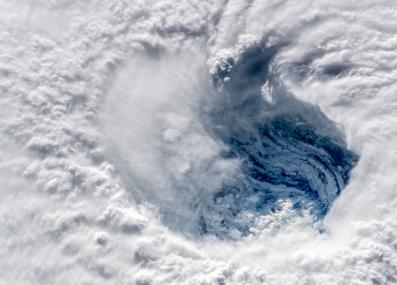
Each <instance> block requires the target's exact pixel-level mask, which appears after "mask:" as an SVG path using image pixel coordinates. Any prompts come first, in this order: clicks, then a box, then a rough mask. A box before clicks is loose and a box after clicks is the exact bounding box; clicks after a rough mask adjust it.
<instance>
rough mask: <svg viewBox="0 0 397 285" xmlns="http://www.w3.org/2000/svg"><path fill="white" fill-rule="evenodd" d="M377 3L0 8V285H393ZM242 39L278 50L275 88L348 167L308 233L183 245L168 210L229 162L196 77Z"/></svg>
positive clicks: (391, 150) (219, 176)
mask: <svg viewBox="0 0 397 285" xmlns="http://www.w3.org/2000/svg"><path fill="white" fill-rule="evenodd" d="M394 6H395V5H394V4H393V3H391V2H390V1H376V2H373V1H363V2H362V3H361V2H360V5H357V3H356V2H354V1H343V3H342V2H338V1H337V2H334V3H330V2H329V1H316V2H312V1H310V2H307V3H303V2H299V3H298V2H295V1H266V2H264V1H229V2H226V1H178V2H175V1H121V0H112V1H106V3H104V2H102V1H81V2H75V1H66V2H65V1H50V2H48V1H35V2H34V3H33V1H27V0H26V1H22V0H21V1H12V2H10V1H1V2H0V8H1V9H0V15H1V20H0V25H1V26H2V29H1V38H2V41H1V42H0V50H1V52H0V57H1V66H0V77H1V80H0V92H1V96H0V102H1V103H0V104H1V114H0V131H1V139H0V145H1V150H0V156H1V160H0V169H1V175H0V182H1V184H2V187H1V189H0V195H1V199H0V209H1V211H0V225H1V231H0V241H1V242H0V243H1V244H2V246H1V249H0V260H1V261H0V263H1V266H0V268H1V269H0V276H1V277H0V283H4V284H92V283H95V284H264V283H266V284H370V283H375V284H392V283H394V282H396V277H395V276H396V272H397V269H396V268H397V264H396V260H397V258H396V232H397V231H396V230H397V228H396V223H395V222H394V221H395V217H396V210H395V209H396V207H395V206H396V195H395V191H394V189H395V187H396V179H395V173H396V167H397V164H396V161H395V157H396V148H395V146H394V144H395V139H396V136H397V132H396V128H395V125H396V112H395V106H396V104H395V98H396V96H395V93H396V91H397V87H396V83H395V78H396V74H395V73H396V71H395V70H396V60H395V58H396V56H395V51H396V50H397V49H396V45H397V36H396V28H395V27H396V23H395V21H396V20H395V19H397V18H396V17H395V9H394V8H395V7H394ZM259 42H260V43H264V44H265V45H267V46H274V45H279V46H280V50H279V51H278V52H277V55H275V57H274V59H273V60H272V65H273V66H274V68H275V69H276V71H277V72H278V73H279V77H280V82H281V83H282V84H283V85H284V86H285V87H286V89H287V90H288V92H289V93H291V94H293V96H294V97H295V98H297V99H299V100H301V101H306V102H309V103H311V104H313V105H316V106H318V107H319V108H320V109H321V111H322V112H324V113H325V114H326V115H327V116H328V117H329V118H330V119H331V120H332V121H334V122H335V123H336V124H337V126H338V128H339V129H340V132H341V133H344V134H345V140H346V143H347V146H348V147H349V148H350V149H352V150H354V151H355V152H357V153H358V154H359V155H360V160H359V162H358V164H357V166H356V167H355V168H354V170H353V171H352V175H351V179H350V182H349V184H348V186H347V188H346V189H345V190H344V191H343V192H342V194H341V195H340V196H339V198H338V199H336V201H335V203H334V204H333V207H332V208H331V210H330V212H329V213H328V214H327V216H326V220H325V233H323V234H319V233H318V232H317V231H315V230H313V228H312V227H310V226H309V227H308V226H306V225H305V223H303V224H302V221H303V220H299V219H298V220H293V221H292V222H290V223H289V224H287V225H284V224H283V225H282V226H281V229H280V230H278V231H277V233H276V232H274V231H271V230H269V227H265V229H266V230H267V231H266V230H265V231H264V232H263V233H261V234H256V235H254V236H250V237H247V238H242V239H237V240H234V241H232V240H227V241H225V240H219V239H216V238H213V237H204V238H202V239H197V238H195V235H191V236H190V238H187V237H186V236H184V235H182V234H181V233H180V232H181V230H180V229H181V227H182V228H183V227H185V228H186V227H188V226H189V225H192V224H194V223H192V224H190V223H186V224H185V225H184V226H181V225H180V224H179V225H178V224H177V223H175V220H174V218H175V217H177V216H178V215H179V216H183V215H185V216H186V217H184V218H186V219H185V220H184V219H181V220H180V221H182V222H183V221H191V220H194V219H195V218H197V217H195V216H188V214H189V212H188V211H186V208H189V207H190V205H187V203H185V204H184V203H183V201H188V199H187V197H188V198H189V197H190V196H189V195H190V194H192V193H194V194H195V195H196V194H197V195H198V194H200V193H201V192H200V191H197V189H202V188H204V189H209V188H211V187H212V186H213V185H208V183H209V184H211V183H214V184H215V185H217V183H221V182H222V181H224V179H228V177H230V175H232V174H234V173H235V171H236V168H237V169H238V166H239V163H238V162H237V161H230V162H228V163H222V160H220V159H219V153H221V152H222V150H223V148H224V145H223V144H220V143H219V142H218V141H216V140H215V139H214V138H213V137H211V136H208V132H207V130H206V129H205V128H204V127H203V126H201V125H200V124H199V123H198V119H199V114H200V112H201V111H202V110H199V108H198V107H199V106H200V103H201V101H200V98H203V97H202V96H203V94H207V93H210V92H214V91H215V90H214V89H212V86H211V85H210V84H208V81H209V80H208V79H209V74H208V70H209V71H210V72H211V71H216V72H218V73H219V72H221V71H222V72H228V70H229V69H230V68H231V67H232V65H233V64H232V62H233V61H236V60H238V55H239V54H241V51H244V50H245V49H248V48H249V46H250V45H251V44H252V43H259ZM182 50H185V51H186V50H187V51H188V52H181V51H182ZM165 54H168V55H171V56H170V58H169V59H168V60H165V61H163V60H162V58H164V57H163V56H164V55H165ZM206 62H207V64H208V65H206ZM219 70H221V71H219ZM120 74H121V75H120ZM207 80H208V81H207ZM129 91H131V92H129ZM109 102H110V103H109ZM112 106H113V107H114V108H115V109H111V107H112ZM107 108H108V109H107ZM109 108H110V109H109ZM106 112H108V113H106ZM117 119H123V121H117ZM127 119H128V120H127ZM112 120H115V122H113V123H114V124H113V125H112V124H110V123H111V122H112ZM106 124H108V129H106V128H105V129H106V130H105V129H104V125H105V126H106ZM117 125H121V126H122V127H120V128H113V129H112V126H117ZM129 127H130V128H131V131H130V132H127V130H128V129H129ZM109 128H110V129H109ZM104 134H105V135H107V136H108V137H105V138H104ZM110 134H112V137H110ZM109 138H110V141H109ZM111 139H114V140H117V141H116V142H115V144H113V145H112V143H110V142H111ZM116 143H117V144H118V146H116ZM120 146H121V147H120ZM112 147H115V148H117V147H118V151H119V154H118V157H115V153H117V151H113V150H114V149H113V150H112ZM120 149H121V151H120ZM112 151H113V152H112ZM120 156H121V158H120ZM123 156H125V157H123ZM164 158H166V159H164ZM123 159H124V161H127V162H126V163H124V164H120V162H121V161H123ZM162 159H164V160H162ZM186 173H190V176H189V175H186ZM232 176H233V175H232ZM170 177H171V178H172V179H175V180H176V182H175V181H174V180H172V181H171V180H170ZM186 177H188V178H189V181H190V184H189V183H186V181H187V178H186ZM209 177H212V178H214V179H212V180H211V179H208V178H209ZM215 178H216V179H215ZM178 179H180V180H179V181H178ZM142 185H144V186H145V187H142ZM148 185H149V186H150V187H148ZM167 185H177V186H181V185H188V186H189V187H187V188H188V189H183V190H184V191H185V192H180V191H175V190H178V189H175V188H172V187H171V188H169V187H167ZM203 186H205V187H203ZM200 187H202V188H200ZM142 189H146V190H147V191H142ZM156 189H161V192H156ZM179 190H180V189H179ZM148 191H149V192H148ZM165 191H169V192H166V193H167V195H164V193H165ZM181 193H183V194H182V195H181ZM184 195H186V196H184ZM199 198H200V197H198V201H199V202H200V201H201V202H202V200H200V199H199ZM163 199H164V200H163ZM167 199H168V200H167ZM175 199H179V200H178V201H182V202H179V204H177V206H178V207H175V204H173V201H175ZM164 209H167V210H168V213H172V212H178V211H179V212H178V215H170V216H169V217H168V220H167V219H165V218H164ZM289 211H291V209H290V207H288V205H286V206H285V208H283V211H280V212H277V213H276V215H275V219H276V220H277V219H280V220H282V219H283V217H284V216H285V215H286V214H288V213H289ZM165 212H167V211H165ZM302 219H303V218H302ZM262 222H263V223H264V224H266V220H265V221H262ZM180 226H181V227H180ZM190 230H191V229H190ZM193 232H194V231H193Z"/></svg>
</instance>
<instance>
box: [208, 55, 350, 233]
mask: <svg viewBox="0 0 397 285" xmlns="http://www.w3.org/2000/svg"><path fill="white" fill-rule="evenodd" d="M274 55H275V49H271V50H266V49H265V50H264V49H261V48H259V47H256V48H253V49H251V50H249V51H247V52H245V53H243V54H242V55H241V57H240V58H239V60H238V61H236V63H235V64H234V66H233V67H232V68H231V71H230V72H229V74H227V76H228V80H227V81H226V82H225V83H224V88H223V89H222V90H221V91H219V94H217V96H220V97H221V98H222V97H223V98H227V99H225V100H224V101H223V102H221V103H219V101H218V104H219V105H220V106H216V107H214V108H213V109H212V111H211V112H208V114H207V116H208V120H207V129H208V130H209V132H212V133H213V134H214V136H215V137H217V138H218V139H219V140H221V141H222V142H223V143H224V144H225V145H227V146H228V150H227V151H225V152H224V153H223V157H224V158H225V159H239V160H241V174H240V175H239V176H236V177H235V178H234V179H233V180H231V181H230V180H229V181H228V183H225V184H224V185H223V186H222V188H221V189H219V190H218V191H217V192H216V194H215V195H214V197H213V201H214V204H213V205H208V207H207V209H206V210H205V211H202V215H203V217H202V218H201V225H202V231H203V233H212V234H214V235H217V236H220V237H225V236H228V235H229V233H230V232H236V231H237V232H238V233H240V234H242V235H246V234H249V233H250V230H251V229H252V228H255V227H256V222H257V221H258V217H269V218H270V219H271V216H272V215H274V213H277V212H279V211H283V210H285V209H282V208H283V207H284V206H285V205H286V204H288V205H289V207H290V208H289V211H290V213H289V217H294V216H299V215H302V214H303V212H305V213H309V215H310V216H311V218H312V221H313V222H316V221H321V219H323V218H324V216H325V215H326V214H327V212H328V210H329V209H330V207H331V206H332V203H333V202H334V200H335V199H336V198H337V196H338V195H339V194H340V193H341V191H342V190H343V188H344V187H345V186H346V185H347V183H348V181H349V175H350V171H351V170H352V168H353V167H354V166H355V164H356V162H357V159H358V157H357V155H356V154H354V153H353V152H352V151H350V150H349V149H347V147H346V144H345V142H344V139H343V135H342V134H341V133H340V130H338V129H337V127H336V126H335V124H334V123H333V122H332V121H331V120H329V119H328V118H327V117H326V116H325V115H324V114H323V113H322V112H321V110H320V109H319V108H317V107H315V106H312V105H310V104H307V103H304V102H301V101H299V100H297V99H296V98H294V96H293V95H292V94H289V93H288V92H287V91H286V90H285V89H284V88H283V87H282V84H280V83H279V82H278V80H277V76H276V75H275V74H272V73H271V72H270V70H271V68H270V64H271V60H272V58H273V56H274ZM215 76H216V75H215ZM265 83H266V84H267V88H269V89H270V90H271V92H273V94H271V95H272V96H273V97H275V98H274V99H275V101H274V102H273V103H272V104H269V102H267V101H266V100H263V98H262V96H261V87H262V86H263V84H265ZM213 126H218V127H217V128H214V127H213ZM219 126H221V127H219ZM214 212H216V213H217V214H215V215H214ZM214 216H220V217H222V218H219V219H214V218H213V217H214ZM247 217H249V218H247ZM287 222H288V221H287Z"/></svg>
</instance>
